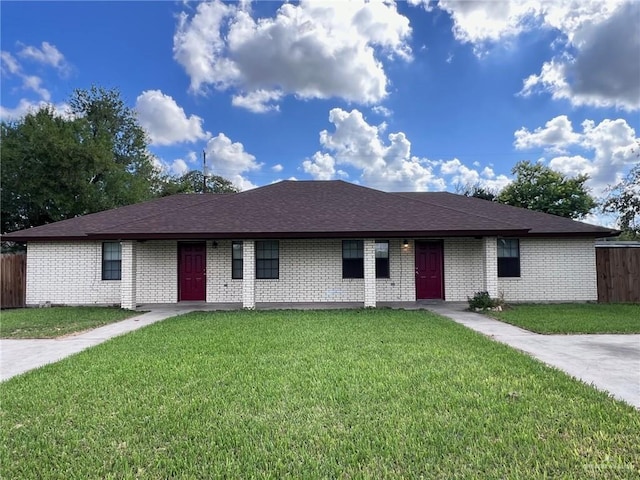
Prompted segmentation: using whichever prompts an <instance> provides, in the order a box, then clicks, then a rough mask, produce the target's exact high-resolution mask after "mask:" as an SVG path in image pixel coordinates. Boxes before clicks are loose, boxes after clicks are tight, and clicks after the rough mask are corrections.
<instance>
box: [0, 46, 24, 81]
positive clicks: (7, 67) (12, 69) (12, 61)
mask: <svg viewBox="0 0 640 480" xmlns="http://www.w3.org/2000/svg"><path fill="white" fill-rule="evenodd" d="M0 62H2V63H1V65H2V73H3V74H4V75H16V74H18V73H19V72H20V63H18V60H16V58H15V57H14V56H13V55H11V54H10V53H9V52H7V51H4V50H3V51H1V52H0Z"/></svg>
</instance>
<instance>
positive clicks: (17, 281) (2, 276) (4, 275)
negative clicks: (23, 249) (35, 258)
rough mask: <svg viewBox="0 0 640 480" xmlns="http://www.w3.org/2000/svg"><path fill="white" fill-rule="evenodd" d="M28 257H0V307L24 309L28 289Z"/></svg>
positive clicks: (23, 255) (14, 255) (4, 254)
mask: <svg viewBox="0 0 640 480" xmlns="http://www.w3.org/2000/svg"><path fill="white" fill-rule="evenodd" d="M26 273H27V256H26V255H25V254H24V253H3V254H2V256H1V257H0V307H1V308H17V307H24V305H25V293H26V287H27V275H26Z"/></svg>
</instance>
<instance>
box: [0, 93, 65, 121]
mask: <svg viewBox="0 0 640 480" xmlns="http://www.w3.org/2000/svg"><path fill="white" fill-rule="evenodd" d="M47 106H48V107H50V108H53V111H54V113H55V114H56V115H58V116H60V117H63V118H69V117H70V109H69V105H68V104H66V103H57V104H52V103H49V102H45V101H38V102H32V101H31V100H27V99H26V98H22V99H20V101H19V102H18V105H16V106H15V107H13V108H7V107H3V106H1V105H0V120H3V121H12V120H18V119H20V118H22V117H24V116H25V115H27V114H28V113H35V112H36V111H37V110H38V109H39V108H42V107H47Z"/></svg>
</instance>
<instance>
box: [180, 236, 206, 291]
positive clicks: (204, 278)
mask: <svg viewBox="0 0 640 480" xmlns="http://www.w3.org/2000/svg"><path fill="white" fill-rule="evenodd" d="M186 245H191V246H193V245H201V246H202V247H203V252H204V259H203V260H204V272H203V273H202V275H203V283H204V298H203V299H202V300H182V288H181V283H180V280H181V275H182V247H183V246H186ZM177 253H178V259H177V260H178V261H177V264H178V265H177V268H178V275H177V280H178V302H206V301H207V242H206V241H205V240H201V241H190V242H189V241H187V242H178V252H177Z"/></svg>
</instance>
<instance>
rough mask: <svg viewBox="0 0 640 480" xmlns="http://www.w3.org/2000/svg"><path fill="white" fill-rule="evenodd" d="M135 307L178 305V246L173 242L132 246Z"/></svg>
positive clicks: (164, 241)
mask: <svg viewBox="0 0 640 480" xmlns="http://www.w3.org/2000/svg"><path fill="white" fill-rule="evenodd" d="M136 273H137V275H136V301H137V303H174V302H177V301H178V244H177V242H175V241H173V240H162V241H156V240H150V241H147V242H137V243H136Z"/></svg>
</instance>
